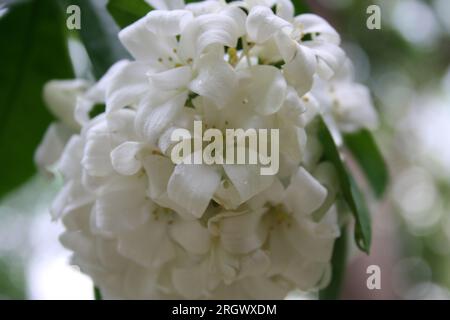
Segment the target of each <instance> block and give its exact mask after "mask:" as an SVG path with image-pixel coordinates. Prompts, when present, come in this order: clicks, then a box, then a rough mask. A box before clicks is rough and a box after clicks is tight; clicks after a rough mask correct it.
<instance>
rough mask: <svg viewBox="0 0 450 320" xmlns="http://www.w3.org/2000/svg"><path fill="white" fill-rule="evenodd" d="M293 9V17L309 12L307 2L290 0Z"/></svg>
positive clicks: (304, 0) (305, 0)
mask: <svg viewBox="0 0 450 320" xmlns="http://www.w3.org/2000/svg"><path fill="white" fill-rule="evenodd" d="M292 3H293V4H294V8H295V15H299V14H302V13H308V12H311V10H310V9H309V5H308V2H307V0H292Z"/></svg>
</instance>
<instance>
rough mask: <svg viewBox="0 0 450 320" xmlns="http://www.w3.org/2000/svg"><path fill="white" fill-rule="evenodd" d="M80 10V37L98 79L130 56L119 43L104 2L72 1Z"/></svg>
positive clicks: (100, 0) (115, 28) (114, 26)
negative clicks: (115, 64) (116, 63)
mask: <svg viewBox="0 0 450 320" xmlns="http://www.w3.org/2000/svg"><path fill="white" fill-rule="evenodd" d="M70 3H71V4H75V5H78V6H79V7H80V10H81V30H80V37H81V40H82V41H83V44H84V46H85V47H86V51H87V53H88V55H89V58H90V59H91V62H92V65H93V71H94V75H95V77H96V78H97V79H99V78H100V77H101V76H102V75H103V74H105V72H106V71H107V70H108V69H109V67H111V66H112V65H113V64H114V63H115V62H117V61H119V60H121V59H128V58H130V55H129V54H128V53H127V51H126V50H125V48H124V47H123V46H122V44H121V43H120V41H119V38H118V36H117V34H118V33H119V28H118V27H117V25H116V23H115V22H114V20H113V19H112V17H111V15H110V14H109V13H108V11H107V10H106V1H102V0H95V1H91V0H73V1H70Z"/></svg>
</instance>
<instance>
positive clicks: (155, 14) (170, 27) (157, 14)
mask: <svg viewBox="0 0 450 320" xmlns="http://www.w3.org/2000/svg"><path fill="white" fill-rule="evenodd" d="M193 19H194V15H193V14H192V12H190V11H188V10H170V11H165V10H153V11H150V12H149V13H148V14H147V15H146V17H145V25H146V27H147V29H148V30H150V31H151V32H153V33H154V34H160V35H164V36H175V35H178V34H180V33H181V31H182V30H183V29H184V28H185V26H186V25H187V24H188V23H189V22H190V21H191V20H193Z"/></svg>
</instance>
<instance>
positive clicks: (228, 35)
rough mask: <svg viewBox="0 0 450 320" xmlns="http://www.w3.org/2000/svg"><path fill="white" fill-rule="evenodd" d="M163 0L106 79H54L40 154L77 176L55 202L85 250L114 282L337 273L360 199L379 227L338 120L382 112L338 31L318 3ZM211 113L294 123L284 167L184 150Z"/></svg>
mask: <svg viewBox="0 0 450 320" xmlns="http://www.w3.org/2000/svg"><path fill="white" fill-rule="evenodd" d="M150 2H151V1H150ZM153 2H155V3H154V7H155V9H156V10H153V11H150V12H149V13H148V14H147V15H146V16H144V17H143V18H141V19H139V20H138V21H136V22H134V23H132V24H131V25H129V26H127V27H126V28H124V29H123V30H122V31H121V32H120V33H119V38H120V41H121V42H122V44H123V45H124V47H125V48H126V49H127V50H128V51H129V53H130V54H131V55H132V57H133V60H131V61H129V60H122V61H119V62H117V63H116V64H114V65H113V66H112V67H111V68H110V69H109V71H108V72H107V73H106V74H105V75H104V76H103V77H102V78H101V79H100V80H99V81H98V82H96V83H94V84H92V83H89V82H87V81H84V80H65V81H52V82H50V83H48V84H47V86H46V87H45V92H44V94H45V99H46V101H47V104H48V106H49V107H50V109H51V110H52V111H53V112H54V114H55V115H56V116H57V117H58V119H59V122H57V123H55V124H53V125H52V126H51V127H50V128H49V129H48V131H47V134H46V136H45V138H44V141H43V143H42V144H41V146H40V147H39V149H38V151H37V153H36V160H37V162H38V163H39V164H40V165H41V166H42V167H47V168H48V167H49V166H53V169H54V171H56V172H58V173H60V174H61V175H62V177H63V179H64V187H63V188H62V190H61V191H60V192H59V194H58V196H57V197H56V199H55V201H54V203H53V205H52V208H51V212H52V215H53V218H54V219H62V222H63V223H64V226H65V232H64V233H63V235H62V236H61V242H62V243H63V244H64V246H66V247H67V248H69V249H70V250H72V251H73V261H72V262H73V263H74V264H76V265H78V266H79V267H80V268H81V270H82V271H83V272H84V273H86V274H88V275H89V276H91V277H92V279H93V280H94V282H95V284H96V285H97V286H98V287H99V288H100V290H101V292H102V295H103V297H104V298H137V299H139V298H148V299H160V298H189V299H197V298H207V299H221V298H234V299H239V298H250V299H253V298H256V299H265V298H275V299H278V298H283V297H285V296H286V294H287V293H288V292H289V291H291V290H293V289H295V288H299V289H301V290H310V289H321V288H324V287H325V286H326V285H327V284H328V283H329V282H330V278H331V264H330V260H331V257H332V253H333V245H334V243H335V240H336V239H337V238H338V237H339V235H340V233H341V227H342V226H343V224H345V223H347V221H348V219H344V217H345V216H346V211H348V210H350V211H353V213H354V214H356V222H357V236H358V235H359V237H360V238H359V240H360V241H362V242H364V241H366V243H365V244H362V245H361V244H360V243H359V244H360V245H361V246H363V247H364V246H368V243H367V241H370V239H369V240H368V239H367V237H366V238H364V237H365V236H366V235H367V232H368V231H367V224H366V225H365V224H364V217H361V216H358V215H357V213H355V211H357V210H358V209H359V207H358V205H357V204H356V205H355V203H353V202H352V201H353V200H352V201H350V204H348V206H338V203H339V201H341V200H342V199H343V198H344V200H346V201H347V202H348V199H349V197H351V196H352V195H354V194H352V191H354V186H353V184H352V186H353V187H349V186H347V185H346V183H348V181H347V180H346V178H343V168H342V167H341V166H339V165H337V164H336V162H338V161H340V158H339V156H337V157H333V156H332V155H333V154H332V152H331V153H330V152H327V150H328V149H329V146H328V145H327V143H329V142H330V141H329V140H328V141H325V140H324V139H325V138H327V137H328V135H327V134H329V133H330V132H331V135H332V136H333V138H334V141H335V142H336V143H337V144H338V145H340V144H341V143H342V141H343V139H342V134H343V133H348V132H355V131H357V130H359V129H362V128H369V129H370V128H373V127H375V126H376V123H377V115H376V113H375V112H374V109H373V107H372V103H371V99H370V94H369V92H368V90H367V89H366V88H365V87H364V86H362V85H361V84H357V83H355V82H354V81H353V78H352V72H353V71H352V66H351V62H350V61H349V59H348V58H346V56H345V53H344V52H343V50H342V49H341V48H340V47H339V45H340V37H339V35H338V33H337V32H336V31H335V30H334V29H333V28H332V27H331V26H330V25H329V24H328V23H327V22H326V21H325V20H324V19H322V18H321V17H319V16H317V15H314V14H301V15H298V16H294V7H293V5H292V3H291V2H290V1H289V0H278V1H275V0H246V1H235V2H231V3H225V2H224V1H214V0H209V1H204V2H199V3H192V4H188V5H186V6H185V5H184V4H182V3H181V1H153ZM99 105H104V106H105V110H104V111H102V112H100V114H98V115H94V112H93V110H96V108H97V107H98V106H99ZM196 120H200V121H202V123H203V126H204V127H205V128H215V129H218V130H220V131H224V130H226V129H228V128H243V129H249V128H256V129H278V130H279V133H280V141H279V158H280V164H279V171H278V172H277V173H276V174H275V175H261V174H260V165H259V164H251V165H250V164H247V165H245V164H205V163H203V164H185V163H179V164H175V163H174V162H173V161H172V160H171V157H170V155H171V150H172V149H173V147H174V142H173V140H172V139H171V136H172V132H174V130H176V129H179V128H183V129H186V130H188V131H189V132H192V133H194V121H196ZM324 128H325V130H326V131H325V135H324V132H323V130H324ZM328 130H329V131H328ZM331 135H330V137H331ZM195 139H201V137H196V136H195V135H192V137H191V140H195ZM332 142H333V141H332ZM189 143H190V141H189ZM333 146H334V145H333ZM328 151H329V150H328ZM330 155H331V156H330ZM343 180H345V181H343ZM346 188H348V189H346ZM349 190H350V191H349ZM342 194H343V196H341V195H342ZM347 207H348V208H349V209H346V208H347ZM369 228H370V226H369ZM369 232H370V230H369ZM366 249H367V248H366Z"/></svg>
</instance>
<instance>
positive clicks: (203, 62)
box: [190, 54, 238, 108]
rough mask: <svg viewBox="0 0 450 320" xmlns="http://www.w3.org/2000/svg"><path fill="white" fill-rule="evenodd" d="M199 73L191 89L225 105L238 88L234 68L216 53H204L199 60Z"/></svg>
mask: <svg viewBox="0 0 450 320" xmlns="http://www.w3.org/2000/svg"><path fill="white" fill-rule="evenodd" d="M199 66H200V67H199V75H198V77H197V78H196V79H194V80H193V81H192V82H191V84H190V89H191V90H192V91H193V92H195V93H197V94H199V95H202V96H205V97H207V98H209V99H210V100H212V101H213V102H214V103H215V104H216V105H217V106H218V107H219V108H222V107H224V106H225V105H226V104H227V103H228V102H229V101H230V99H231V98H232V97H233V93H234V92H235V90H236V89H237V84H238V81H237V76H236V73H235V72H234V70H233V68H232V67H231V66H230V65H229V64H228V63H226V62H225V61H224V60H223V59H222V58H221V57H218V56H217V55H215V54H206V55H204V56H203V57H202V58H201V59H200V62H199Z"/></svg>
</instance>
